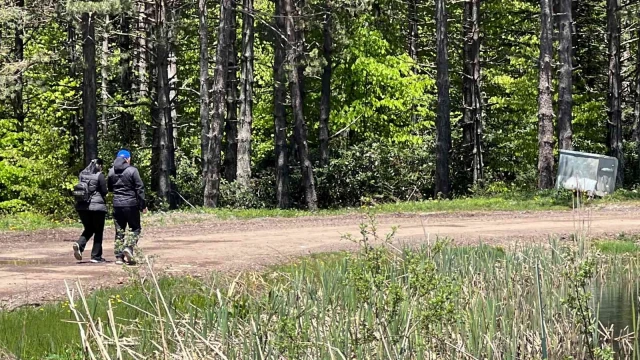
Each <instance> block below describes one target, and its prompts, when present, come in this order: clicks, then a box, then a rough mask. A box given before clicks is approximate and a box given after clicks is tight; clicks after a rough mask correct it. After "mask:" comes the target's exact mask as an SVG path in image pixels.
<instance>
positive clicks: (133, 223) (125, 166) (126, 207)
mask: <svg viewBox="0 0 640 360" xmlns="http://www.w3.org/2000/svg"><path fill="white" fill-rule="evenodd" d="M107 185H108V188H109V191H110V192H112V193H113V219H114V222H115V226H116V239H115V249H114V253H115V256H116V264H118V265H121V264H124V263H127V264H129V265H132V264H134V263H135V260H134V256H133V248H134V246H136V245H137V244H138V239H139V237H140V233H141V231H142V224H141V221H140V212H142V213H146V212H147V206H146V203H145V197H144V183H143V182H142V179H141V178H140V173H139V172H138V169H137V168H136V167H134V166H132V165H131V153H130V152H129V151H128V150H120V151H118V154H117V155H116V159H115V160H114V162H113V167H112V168H111V169H109V175H108V178H107ZM127 226H128V227H129V230H130V231H131V233H132V235H131V236H128V237H127V236H125V233H126V230H127Z"/></svg>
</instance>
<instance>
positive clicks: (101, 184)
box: [76, 161, 107, 212]
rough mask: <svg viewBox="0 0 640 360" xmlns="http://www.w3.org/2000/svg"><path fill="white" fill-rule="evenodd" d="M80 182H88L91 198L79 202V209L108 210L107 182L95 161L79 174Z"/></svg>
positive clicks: (77, 205) (77, 207)
mask: <svg viewBox="0 0 640 360" xmlns="http://www.w3.org/2000/svg"><path fill="white" fill-rule="evenodd" d="M78 178H79V180H80V182H84V183H86V184H87V186H88V188H89V193H90V194H91V199H90V200H89V202H77V203H76V210H78V211H100V212H107V203H106V201H105V198H106V196H107V182H106V181H105V178H104V174H102V172H100V171H99V170H98V168H97V167H96V163H95V162H94V161H92V162H91V164H89V166H87V167H86V168H85V169H84V170H82V172H81V173H80V175H79V176H78Z"/></svg>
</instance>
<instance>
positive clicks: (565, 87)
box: [558, 0, 573, 150]
mask: <svg viewBox="0 0 640 360" xmlns="http://www.w3.org/2000/svg"><path fill="white" fill-rule="evenodd" d="M558 2H559V14H558V26H559V29H558V30H559V31H558V33H559V38H560V39H559V40H560V41H559V47H558V57H559V59H560V72H559V76H558V146H559V147H560V149H563V150H572V149H573V144H572V141H573V131H572V125H571V123H572V116H573V115H572V113H573V82H572V76H573V61H572V54H573V46H572V41H571V36H572V31H571V30H572V28H573V19H572V10H571V2H572V1H571V0H558Z"/></svg>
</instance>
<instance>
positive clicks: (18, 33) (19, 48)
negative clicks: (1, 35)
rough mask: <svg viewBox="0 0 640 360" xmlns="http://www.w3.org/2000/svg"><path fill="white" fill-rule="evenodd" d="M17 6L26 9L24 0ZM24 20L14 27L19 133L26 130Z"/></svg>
mask: <svg viewBox="0 0 640 360" xmlns="http://www.w3.org/2000/svg"><path fill="white" fill-rule="evenodd" d="M16 7H17V10H18V11H21V12H22V11H24V0H17V1H16ZM24 26H25V23H24V20H23V19H22V18H19V19H17V20H16V24H15V29H14V42H13V57H14V59H13V60H14V61H15V63H16V65H17V67H16V71H15V84H14V90H13V94H12V97H11V105H12V107H13V114H14V116H15V118H16V122H17V131H18V132H19V133H22V132H24V121H25V112H24V96H23V95H24V76H23V64H22V63H23V61H24Z"/></svg>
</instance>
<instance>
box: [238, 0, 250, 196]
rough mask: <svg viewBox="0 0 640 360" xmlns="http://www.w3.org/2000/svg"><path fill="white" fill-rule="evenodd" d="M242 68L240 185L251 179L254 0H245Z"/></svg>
mask: <svg viewBox="0 0 640 360" xmlns="http://www.w3.org/2000/svg"><path fill="white" fill-rule="evenodd" d="M242 7H243V14H242V70H241V72H240V84H241V88H240V126H239V131H238V174H237V179H238V182H239V183H240V185H242V186H245V187H248V186H249V185H250V180H251V126H252V124H253V39H254V29H253V27H254V26H253V12H254V10H253V0H243V5H242Z"/></svg>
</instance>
